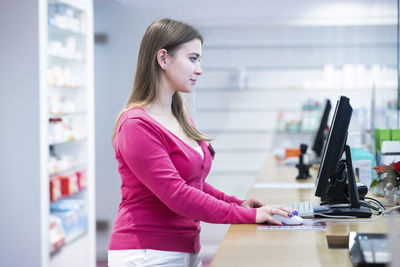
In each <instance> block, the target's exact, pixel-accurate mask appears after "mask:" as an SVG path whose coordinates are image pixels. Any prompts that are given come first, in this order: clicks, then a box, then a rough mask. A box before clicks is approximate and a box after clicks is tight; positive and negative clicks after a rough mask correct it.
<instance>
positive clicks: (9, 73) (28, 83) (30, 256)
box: [0, 0, 47, 267]
mask: <svg viewBox="0 0 400 267" xmlns="http://www.w3.org/2000/svg"><path fill="white" fill-rule="evenodd" d="M38 2H39V1H26V0H3V1H2V2H1V7H0V36H1V42H0V58H1V64H0V80H1V83H0V125H1V126H0V129H1V131H0V132H1V133H0V136H1V138H0V147H1V153H0V169H1V174H0V176H1V179H0V191H1V192H0V210H1V220H0V236H1V238H0V251H1V252H0V255H1V265H2V266H21V267H25V266H26V267H28V266H35V267H36V266H41V264H42V258H41V257H42V251H41V244H40V240H41V231H40V229H41V221H40V218H41V215H40V213H41V210H40V207H41V204H40V194H41V190H40V152H39V145H40V142H39V140H40V139H39V125H40V123H39V25H38V23H39V19H38V16H39V13H38V12H39V11H38ZM45 253H46V254H45V255H46V256H47V252H45Z"/></svg>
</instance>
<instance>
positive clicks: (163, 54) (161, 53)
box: [157, 48, 168, 70]
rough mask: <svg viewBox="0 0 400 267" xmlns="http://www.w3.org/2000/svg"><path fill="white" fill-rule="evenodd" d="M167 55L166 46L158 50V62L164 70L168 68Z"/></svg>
mask: <svg viewBox="0 0 400 267" xmlns="http://www.w3.org/2000/svg"><path fill="white" fill-rule="evenodd" d="M167 56H168V52H167V50H166V49H165V48H162V49H160V50H158V52H157V62H158V65H160V68H161V69H162V70H166V69H167V67H166V65H167Z"/></svg>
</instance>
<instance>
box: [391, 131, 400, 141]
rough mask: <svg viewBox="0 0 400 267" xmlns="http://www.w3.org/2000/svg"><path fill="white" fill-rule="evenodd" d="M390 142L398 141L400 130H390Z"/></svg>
mask: <svg viewBox="0 0 400 267" xmlns="http://www.w3.org/2000/svg"><path fill="white" fill-rule="evenodd" d="M392 141H400V129H392Z"/></svg>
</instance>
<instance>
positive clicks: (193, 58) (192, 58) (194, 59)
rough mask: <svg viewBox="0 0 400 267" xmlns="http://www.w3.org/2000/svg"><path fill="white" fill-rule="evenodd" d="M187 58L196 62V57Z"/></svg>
mask: <svg viewBox="0 0 400 267" xmlns="http://www.w3.org/2000/svg"><path fill="white" fill-rule="evenodd" d="M189 59H190V61H192V62H196V61H197V60H198V58H197V57H190V58H189Z"/></svg>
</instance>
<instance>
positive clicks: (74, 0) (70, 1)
mask: <svg viewBox="0 0 400 267" xmlns="http://www.w3.org/2000/svg"><path fill="white" fill-rule="evenodd" d="M85 2H86V3H85ZM88 2H89V1H78V0H49V5H57V4H64V5H68V6H70V7H73V8H76V9H79V10H81V11H86V9H87V7H88Z"/></svg>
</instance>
